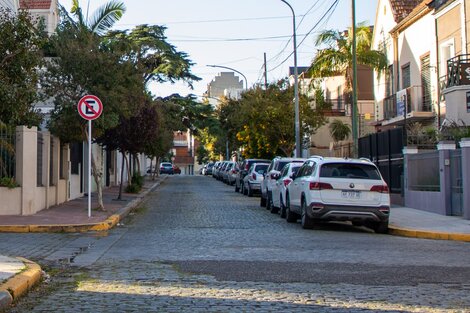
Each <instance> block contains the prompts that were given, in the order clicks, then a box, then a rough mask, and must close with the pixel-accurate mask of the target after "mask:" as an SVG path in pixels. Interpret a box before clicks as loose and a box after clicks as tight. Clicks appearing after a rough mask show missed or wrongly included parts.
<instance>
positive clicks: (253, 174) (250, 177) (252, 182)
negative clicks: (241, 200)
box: [242, 163, 269, 197]
mask: <svg viewBox="0 0 470 313" xmlns="http://www.w3.org/2000/svg"><path fill="white" fill-rule="evenodd" d="M268 167H269V163H253V164H252V165H251V167H250V168H249V169H248V173H247V174H246V175H245V178H243V185H242V193H243V194H244V195H248V196H249V197H252V196H253V194H254V193H255V192H257V193H259V192H261V182H262V181H263V179H264V173H266V170H267V169H268Z"/></svg>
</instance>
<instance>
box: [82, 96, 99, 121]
mask: <svg viewBox="0 0 470 313" xmlns="http://www.w3.org/2000/svg"><path fill="white" fill-rule="evenodd" d="M102 112H103V103H101V100H100V99H99V98H98V97H97V96H93V95H86V96H84V97H83V98H81V99H80V101H78V113H79V114H80V116H81V117H83V118H84V119H86V120H88V121H92V120H95V119H97V118H98V117H100V115H101V113H102Z"/></svg>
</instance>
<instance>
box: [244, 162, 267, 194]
mask: <svg viewBox="0 0 470 313" xmlns="http://www.w3.org/2000/svg"><path fill="white" fill-rule="evenodd" d="M269 162H271V161H270V160H266V159H246V160H244V161H243V162H242V163H241V164H240V170H239V172H238V174H237V176H236V178H235V192H239V191H241V189H242V185H243V178H245V176H246V174H247V173H248V170H249V169H250V167H251V165H252V164H253V163H269Z"/></svg>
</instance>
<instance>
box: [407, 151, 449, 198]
mask: <svg viewBox="0 0 470 313" xmlns="http://www.w3.org/2000/svg"><path fill="white" fill-rule="evenodd" d="M408 160H409V161H408V164H407V166H408V189H409V190H415V191H440V190H441V184H440V172H439V151H431V152H422V153H417V154H409V155H408Z"/></svg>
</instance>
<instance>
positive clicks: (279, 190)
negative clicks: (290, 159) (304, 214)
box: [271, 163, 303, 218]
mask: <svg viewBox="0 0 470 313" xmlns="http://www.w3.org/2000/svg"><path fill="white" fill-rule="evenodd" d="M302 164H303V163H289V164H287V165H286V166H284V168H283V169H282V171H281V173H280V174H279V178H278V179H277V181H276V183H275V184H274V185H273V189H272V195H273V197H272V199H273V205H272V209H271V212H272V213H276V212H280V214H281V217H282V218H285V217H286V190H287V186H289V184H290V183H291V182H292V180H293V177H294V176H295V175H296V174H297V172H298V170H299V168H300V167H301V166H302Z"/></svg>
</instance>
